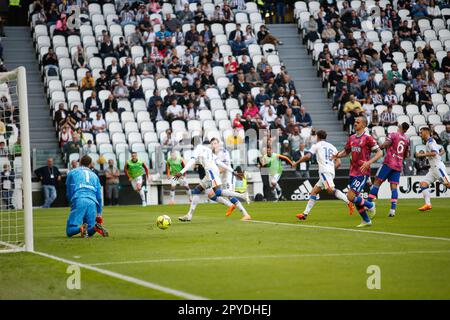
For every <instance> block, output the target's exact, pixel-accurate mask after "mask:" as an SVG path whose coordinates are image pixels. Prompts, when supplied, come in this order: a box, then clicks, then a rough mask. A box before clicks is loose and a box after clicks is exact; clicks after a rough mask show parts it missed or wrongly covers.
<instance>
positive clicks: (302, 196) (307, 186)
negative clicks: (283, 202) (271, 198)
mask: <svg viewBox="0 0 450 320" xmlns="http://www.w3.org/2000/svg"><path fill="white" fill-rule="evenodd" d="M312 189H313V186H312V185H311V183H310V182H309V181H308V180H306V181H305V182H303V183H302V184H301V185H300V186H299V187H298V188H297V189H296V190H294V193H293V194H292V195H291V200H294V201H298V200H309V193H310V192H311V190H312Z"/></svg>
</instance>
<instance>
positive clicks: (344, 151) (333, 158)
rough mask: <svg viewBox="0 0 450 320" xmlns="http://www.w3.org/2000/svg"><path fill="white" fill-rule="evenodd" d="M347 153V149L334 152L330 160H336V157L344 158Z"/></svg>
mask: <svg viewBox="0 0 450 320" xmlns="http://www.w3.org/2000/svg"><path fill="white" fill-rule="evenodd" d="M348 155H349V152H348V151H347V150H345V149H344V150H341V151H339V152H338V153H336V154H335V155H333V156H332V157H331V160H337V159H340V158H345V157H346V156H348Z"/></svg>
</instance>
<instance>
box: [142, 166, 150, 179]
mask: <svg viewBox="0 0 450 320" xmlns="http://www.w3.org/2000/svg"><path fill="white" fill-rule="evenodd" d="M142 167H143V168H144V170H145V177H146V179H147V182H150V170H149V169H148V167H147V165H146V164H145V163H143V162H142Z"/></svg>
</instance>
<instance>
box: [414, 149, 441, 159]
mask: <svg viewBox="0 0 450 320" xmlns="http://www.w3.org/2000/svg"><path fill="white" fill-rule="evenodd" d="M437 154H438V153H437V152H436V151H434V150H433V151H430V152H424V153H418V152H416V158H426V157H435V156H436V155H437Z"/></svg>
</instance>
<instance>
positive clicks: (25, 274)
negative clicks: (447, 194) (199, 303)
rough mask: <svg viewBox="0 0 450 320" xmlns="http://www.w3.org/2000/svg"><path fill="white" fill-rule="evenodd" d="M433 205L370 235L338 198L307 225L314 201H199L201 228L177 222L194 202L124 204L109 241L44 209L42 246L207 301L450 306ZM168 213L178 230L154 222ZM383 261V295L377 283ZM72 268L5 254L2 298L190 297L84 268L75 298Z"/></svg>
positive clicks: (441, 208) (384, 204)
mask: <svg viewBox="0 0 450 320" xmlns="http://www.w3.org/2000/svg"><path fill="white" fill-rule="evenodd" d="M432 202H433V210H432V211H431V212H426V213H419V212H418V211H417V207H419V206H420V205H421V204H422V200H421V199H418V200H400V201H399V208H398V210H397V216H396V217H395V218H388V217H387V213H388V210H389V202H388V201H381V200H380V201H378V202H377V212H378V213H377V216H376V218H375V220H374V226H373V227H371V228H366V229H364V231H363V232H359V231H356V232H352V231H350V230H359V229H356V228H355V226H356V225H357V224H358V223H359V221H360V219H359V215H358V214H357V213H355V214H354V215H353V216H349V214H348V212H347V207H346V206H345V205H344V204H343V203H342V202H338V201H322V202H320V201H319V202H318V203H317V205H316V206H315V208H314V209H313V211H312V212H311V214H310V216H309V218H308V220H307V221H302V222H299V221H297V219H296V218H295V214H296V213H298V212H301V211H302V210H303V208H304V206H305V204H306V203H305V202H279V203H265V202H264V203H253V204H251V205H249V206H247V207H248V209H249V212H250V213H251V215H252V217H253V219H254V221H253V222H241V221H240V220H239V218H240V215H239V212H238V211H237V210H236V212H235V213H234V214H233V215H232V216H231V217H228V218H227V217H225V207H223V206H221V205H216V204H202V205H199V206H198V207H197V212H196V214H195V216H194V219H193V220H192V222H190V223H182V222H179V221H178V219H177V218H178V217H179V216H181V215H183V214H185V213H186V211H187V208H188V206H187V205H175V206H152V207H146V208H142V207H138V206H129V207H114V208H106V209H105V212H104V219H105V226H106V227H107V228H108V229H109V231H110V237H109V238H101V237H99V236H98V235H97V236H95V237H94V238H90V239H82V238H78V237H77V238H72V239H69V238H66V237H65V222H66V218H67V213H68V209H67V208H60V209H47V210H46V209H38V210H35V211H34V223H35V228H34V230H35V250H36V251H39V252H44V253H47V254H51V255H54V256H57V257H60V258H64V259H67V260H71V261H76V262H79V263H83V264H87V265H93V266H95V267H96V268H100V269H102V270H108V271H113V272H115V273H118V274H121V275H124V276H129V277H133V278H135V279H139V280H143V281H145V282H147V283H152V284H156V285H160V286H164V287H165V288H170V289H174V290H178V291H182V292H184V293H189V294H191V295H195V296H200V297H204V298H208V299H449V298H450V210H449V204H450V201H449V200H448V199H432ZM161 214H167V215H169V216H170V217H171V218H172V226H171V227H170V228H169V229H167V230H160V229H158V228H157V227H156V225H155V221H156V217H157V216H159V215H161ZM263 222H274V223H263ZM304 226H308V227H304ZM310 226H312V227H310ZM327 227H331V228H327ZM365 231H369V232H365ZM399 234H400V235H399ZM404 235H408V236H404ZM417 236H423V237H417ZM372 265H375V266H378V267H379V268H380V283H381V289H372V290H369V289H368V287H367V279H368V277H370V276H371V274H369V273H368V272H367V269H368V267H369V266H372ZM67 266H68V265H67V264H65V263H63V262H60V261H55V260H52V259H49V258H47V257H43V256H39V255H36V254H32V253H15V254H0V299H182V298H183V297H182V296H177V295H174V294H171V293H167V292H163V291H161V290H156V289H151V288H148V287H144V286H141V285H138V284H135V283H131V282H128V281H124V280H120V279H117V278H114V277H111V276H109V275H105V274H100V273H98V272H96V271H93V270H87V269H83V268H81V289H80V290H69V289H67V287H66V281H67V278H68V277H69V276H70V275H69V274H67V273H66V269H67Z"/></svg>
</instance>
